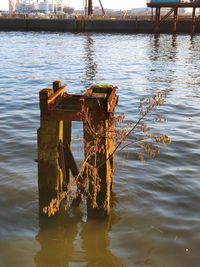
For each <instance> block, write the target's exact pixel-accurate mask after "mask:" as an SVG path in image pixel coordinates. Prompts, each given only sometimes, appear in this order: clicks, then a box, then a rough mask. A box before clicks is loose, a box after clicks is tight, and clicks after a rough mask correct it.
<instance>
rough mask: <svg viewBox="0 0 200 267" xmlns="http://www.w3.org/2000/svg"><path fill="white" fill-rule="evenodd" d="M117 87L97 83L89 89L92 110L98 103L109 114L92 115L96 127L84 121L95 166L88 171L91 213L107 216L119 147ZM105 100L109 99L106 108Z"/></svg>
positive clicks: (91, 215)
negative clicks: (115, 111)
mask: <svg viewBox="0 0 200 267" xmlns="http://www.w3.org/2000/svg"><path fill="white" fill-rule="evenodd" d="M115 91H116V88H114V87H113V86H94V87H93V88H91V90H90V91H89V92H88V95H89V96H90V97H91V98H88V99H87V100H86V101H87V102H86V103H87V104H86V106H87V107H88V112H89V113H90V112H91V110H92V109H93V108H94V105H97V104H98V105H99V106H100V108H101V110H100V111H101V113H104V114H105V118H104V119H101V118H100V116H98V115H97V117H96V116H91V122H90V124H91V127H92V130H91V129H90V127H88V125H87V124H88V123H84V142H85V157H86V158H88V156H89V159H88V162H89V164H90V165H91V166H93V167H94V170H93V172H92V171H89V172H88V173H87V175H88V179H89V196H88V198H87V211H88V217H106V216H108V215H109V213H110V201H111V189H112V183H113V181H112V177H113V172H114V155H113V152H114V148H115V137H114V135H115V123H114V109H115V106H116V104H117V97H116V98H115ZM112 101H113V103H112ZM101 103H104V104H105V103H106V108H105V106H103V105H101ZM91 151H94V152H93V153H94V154H93V155H92V156H91V157H90V155H89V153H91Z"/></svg>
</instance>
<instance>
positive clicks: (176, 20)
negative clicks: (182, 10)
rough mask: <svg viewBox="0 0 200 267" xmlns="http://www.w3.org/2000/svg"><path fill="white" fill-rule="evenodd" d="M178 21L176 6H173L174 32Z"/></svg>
mask: <svg viewBox="0 0 200 267" xmlns="http://www.w3.org/2000/svg"><path fill="white" fill-rule="evenodd" d="M177 22H178V7H175V8H174V25H173V33H176V29H177Z"/></svg>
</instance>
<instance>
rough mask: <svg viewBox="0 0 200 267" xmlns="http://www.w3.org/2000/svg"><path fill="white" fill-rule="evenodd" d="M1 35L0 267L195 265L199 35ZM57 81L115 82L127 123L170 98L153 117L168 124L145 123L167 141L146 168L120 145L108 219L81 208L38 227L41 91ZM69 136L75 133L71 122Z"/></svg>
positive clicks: (198, 240) (81, 86) (76, 87)
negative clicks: (159, 97)
mask: <svg viewBox="0 0 200 267" xmlns="http://www.w3.org/2000/svg"><path fill="white" fill-rule="evenodd" d="M0 38H1V42H0V46H1V49H0V58H1V64H0V89H1V95H0V97H1V102H0V111H1V112H0V140H1V142H0V148H1V149H0V186H1V194H0V204H1V205H0V209H1V212H0V253H1V255H0V266H3V267H4V266H6V267H13V266H20V267H27V266H28V267H32V266H40V267H46V266H55V267H57V266H58V267H59V266H70V267H77V266H91V267H93V266H105V267H109V266H113V267H114V266H122V265H123V266H126V267H145V266H152V267H161V266H162V267H168V266H170V267H199V262H200V256H199V248H200V206H199V202H200V195H199V191H200V180H199V172H200V167H199V166H200V164H199V151H200V142H199V140H200V124H199V118H200V109H199V103H200V102H199V96H200V75H199V69H200V46H199V43H200V36H199V35H196V36H193V37H191V36H190V35H174V36H172V35H170V34H160V35H156V36H155V35H145V34H139V35H132V34H125V35H123V34H94V33H93V34H71V33H51V34H49V33H25V32H24V33H20V32H18V33H17V34H16V33H12V32H9V33H3V32H0ZM56 79H60V80H62V82H63V83H67V84H68V87H69V89H68V90H69V92H70V93H79V92H80V91H82V90H83V91H85V89H86V87H88V86H89V85H91V83H94V82H95V83H105V84H114V85H117V86H118V88H119V89H118V95H119V96H120V100H119V105H118V109H117V111H118V112H119V113H121V112H124V113H125V116H126V119H127V120H129V119H130V120H133V118H136V117H137V106H138V103H139V99H140V98H141V97H143V96H151V95H152V94H155V93H157V92H158V91H161V90H168V91H170V93H169V95H168V97H167V102H166V105H164V106H162V107H161V108H160V110H159V112H160V113H161V114H163V115H164V116H165V118H166V121H164V120H163V122H162V123H160V124H159V126H158V125H156V124H153V125H150V126H152V127H153V128H154V129H153V130H155V131H161V132H162V133H163V132H164V133H166V134H168V135H169V136H170V138H171V140H172V143H171V145H170V146H169V147H168V148H164V149H163V150H162V151H161V153H160V155H159V156H158V157H157V158H156V159H147V160H146V161H145V162H138V161H136V160H135V157H134V156H133V152H132V151H130V150H129V148H128V147H127V148H126V149H125V151H123V152H121V153H119V154H118V155H117V157H116V159H117V161H116V172H115V179H114V181H115V183H114V188H113V190H114V192H115V194H116V196H117V201H118V203H117V205H115V206H114V207H113V208H112V214H111V218H110V220H108V221H87V222H86V220H85V218H83V216H84V215H82V213H81V214H79V211H78V210H72V211H69V213H67V214H60V215H59V216H57V217H55V218H53V220H50V221H49V220H48V222H46V221H45V220H44V221H43V220H42V219H41V218H40V219H38V192H37V168H36V165H35V163H34V158H36V147H37V144H36V131H37V129H38V127H39V106H38V92H39V91H40V90H41V89H42V88H45V87H49V86H50V84H51V83H52V81H53V80H56ZM74 128H75V129H74V130H75V132H76V133H77V135H78V134H79V133H80V132H81V131H80V126H77V125H74ZM80 135H81V137H82V132H81V133H80ZM77 140H80V139H78V138H76V139H75V140H74V142H75V147H78V146H79V141H77ZM80 154H83V153H82V152H81V153H80V151H79V150H78V149H77V151H76V158H77V160H78V161H79V162H80V160H81V159H80ZM83 213H84V212H83ZM115 219H117V220H115Z"/></svg>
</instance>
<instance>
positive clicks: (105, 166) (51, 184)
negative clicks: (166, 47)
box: [38, 81, 118, 217]
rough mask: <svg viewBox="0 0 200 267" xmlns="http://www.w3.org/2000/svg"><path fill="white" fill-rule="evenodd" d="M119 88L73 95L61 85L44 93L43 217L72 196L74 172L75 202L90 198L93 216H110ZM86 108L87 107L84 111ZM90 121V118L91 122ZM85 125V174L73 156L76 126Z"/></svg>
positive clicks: (40, 142)
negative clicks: (76, 123)
mask: <svg viewBox="0 0 200 267" xmlns="http://www.w3.org/2000/svg"><path fill="white" fill-rule="evenodd" d="M117 102H118V96H117V95H116V87H113V86H93V87H91V88H89V89H88V90H87V91H86V93H85V94H84V95H82V96H80V95H69V94H67V93H65V92H64V86H61V82H60V81H55V82H54V83H53V90H52V89H43V90H42V91H41V92H40V110H41V121H40V128H39V130H38V184H39V204H40V213H41V212H42V210H43V208H44V207H45V206H48V205H49V204H50V202H51V200H52V199H53V198H57V199H59V198H60V195H61V193H62V192H63V190H64V191H68V189H69V188H68V186H70V172H71V174H72V176H73V178H75V181H76V182H77V194H76V198H75V199H74V201H73V204H74V205H79V204H80V202H81V200H82V197H83V196H86V198H87V210H88V217H106V216H108V215H109V213H110V201H111V189H112V183H113V173H114V151H115V120H114V110H115V107H116V105H117ZM83 104H84V105H85V106H84V108H83ZM86 118H87V119H86ZM73 120H77V121H83V125H84V154H85V162H84V168H83V170H81V172H79V170H78V168H77V165H76V162H75V159H74V157H73V154H72V151H71V143H72V136H71V129H72V121H73Z"/></svg>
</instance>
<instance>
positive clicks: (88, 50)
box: [84, 33, 97, 85]
mask: <svg viewBox="0 0 200 267" xmlns="http://www.w3.org/2000/svg"><path fill="white" fill-rule="evenodd" d="M84 37H85V41H84V49H85V52H84V61H85V75H84V80H85V81H87V83H88V84H89V85H91V83H93V82H94V79H95V76H96V74H97V63H96V62H95V50H94V42H95V40H94V38H93V36H92V34H91V33H86V34H85V35H84ZM89 82H90V83H89Z"/></svg>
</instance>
